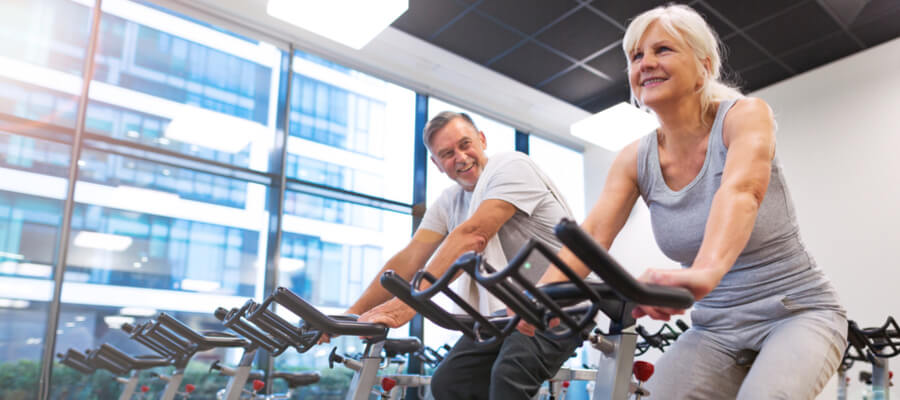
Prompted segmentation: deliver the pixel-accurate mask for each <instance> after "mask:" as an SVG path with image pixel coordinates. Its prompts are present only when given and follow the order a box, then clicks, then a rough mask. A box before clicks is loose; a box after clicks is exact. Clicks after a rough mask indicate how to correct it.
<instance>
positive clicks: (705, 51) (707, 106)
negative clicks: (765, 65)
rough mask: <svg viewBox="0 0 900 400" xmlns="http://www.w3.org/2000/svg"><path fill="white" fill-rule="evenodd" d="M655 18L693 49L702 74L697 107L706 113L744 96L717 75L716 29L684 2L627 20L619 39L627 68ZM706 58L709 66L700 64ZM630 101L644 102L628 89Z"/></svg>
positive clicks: (718, 63) (717, 41)
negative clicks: (715, 105) (632, 54)
mask: <svg viewBox="0 0 900 400" xmlns="http://www.w3.org/2000/svg"><path fill="white" fill-rule="evenodd" d="M654 22H658V23H659V26H660V27H661V28H663V29H665V30H666V32H668V33H669V34H670V35H672V36H675V37H676V38H681V40H683V41H684V42H685V43H687V45H688V47H690V48H691V50H693V51H694V56H695V58H696V61H697V65H698V68H699V69H700V73H701V74H702V75H703V77H704V82H703V86H702V87H701V88H700V90H699V92H700V110H701V113H702V114H703V115H706V114H707V113H708V112H709V111H710V110H711V108H712V105H713V104H715V103H718V102H720V101H723V100H730V99H737V98H741V97H744V95H743V94H741V92H740V91H739V90H738V89H737V88H735V87H733V86H731V85H729V84H727V83H725V82H723V81H722V79H721V77H720V74H721V70H722V57H721V52H720V47H721V45H720V42H719V38H718V37H717V36H716V33H715V32H713V30H712V28H710V27H709V25H707V23H706V20H704V19H703V17H702V16H700V14H698V13H697V12H696V11H694V9H693V8H690V7H688V6H686V5H681V4H670V5H666V6H659V7H656V8H654V9H652V10H649V11H646V12H644V13H643V14H641V15H638V16H637V17H635V18H634V20H632V21H631V23H630V24H628V29H627V30H625V37H624V38H623V39H622V49H623V50H624V51H625V58H626V60H627V62H628V66H629V68H630V67H631V53H632V52H633V51H634V50H635V49H636V48H637V46H638V42H639V41H640V40H641V37H643V36H644V32H645V31H646V30H647V28H649V27H650V25H651V24H652V23H654ZM723 50H724V49H723ZM706 59H709V64H710V65H709V70H707V69H706V68H705V67H704V66H703V63H704V60H706ZM629 86H630V85H629ZM631 102H632V103H633V104H635V105H637V106H639V107H643V106H644V105H643V104H641V103H640V100H638V99H637V98H635V97H634V91H632V92H631Z"/></svg>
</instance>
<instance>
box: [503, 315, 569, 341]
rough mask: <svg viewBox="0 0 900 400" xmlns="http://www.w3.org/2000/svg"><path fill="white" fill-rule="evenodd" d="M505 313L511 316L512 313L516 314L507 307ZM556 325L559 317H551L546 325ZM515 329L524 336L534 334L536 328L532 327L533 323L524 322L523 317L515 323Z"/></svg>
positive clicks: (550, 326) (551, 326)
mask: <svg viewBox="0 0 900 400" xmlns="http://www.w3.org/2000/svg"><path fill="white" fill-rule="evenodd" d="M506 315H509V316H513V315H516V313H514V312H513V311H512V310H510V309H508V308H507V309H506ZM557 325H559V318H551V319H550V324H549V325H548V326H547V327H548V328H553V327H556V326H557ZM516 330H518V331H519V333H521V334H523V335H525V336H534V334H535V332H536V328H535V327H534V325H532V324H529V323H527V322H525V320H523V319H520V320H519V323H518V324H517V325H516Z"/></svg>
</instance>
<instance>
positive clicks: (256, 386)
mask: <svg viewBox="0 0 900 400" xmlns="http://www.w3.org/2000/svg"><path fill="white" fill-rule="evenodd" d="M265 386H266V383H265V382H263V381H261V380H259V379H254V380H253V390H255V391H257V392H258V391H259V390H260V389H262V388H263V387H265Z"/></svg>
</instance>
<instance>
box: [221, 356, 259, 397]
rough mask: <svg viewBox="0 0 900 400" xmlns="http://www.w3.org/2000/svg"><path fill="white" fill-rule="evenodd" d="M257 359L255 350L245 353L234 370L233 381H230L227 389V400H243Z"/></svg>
mask: <svg viewBox="0 0 900 400" xmlns="http://www.w3.org/2000/svg"><path fill="white" fill-rule="evenodd" d="M255 357H256V350H255V349H254V350H249V351H245V352H244V355H243V356H242V357H241V362H240V364H238V366H237V368H235V369H234V375H232V376H231V379H228V386H226V387H225V400H238V399H240V398H241V394H242V393H243V392H244V385H246V384H247V378H248V377H249V376H250V370H251V367H252V366H253V359H254V358H255Z"/></svg>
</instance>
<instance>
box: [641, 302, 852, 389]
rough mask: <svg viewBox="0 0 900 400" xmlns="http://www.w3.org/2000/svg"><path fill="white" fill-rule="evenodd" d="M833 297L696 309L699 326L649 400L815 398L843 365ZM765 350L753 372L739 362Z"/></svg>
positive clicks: (843, 339) (653, 383)
mask: <svg viewBox="0 0 900 400" xmlns="http://www.w3.org/2000/svg"><path fill="white" fill-rule="evenodd" d="M835 304H836V301H835V299H834V296H832V295H831V294H830V293H825V294H822V295H812V296H806V297H805V298H803V299H800V300H797V299H793V298H790V297H786V296H783V295H779V296H773V297H768V298H765V299H762V300H759V301H756V302H752V303H749V304H744V305H741V306H737V307H728V308H721V309H717V308H703V307H697V308H695V310H694V311H693V313H692V314H691V319H692V321H693V324H694V326H693V327H692V328H691V329H690V330H688V331H687V332H686V333H684V334H683V335H682V336H681V337H679V338H678V340H677V341H676V342H675V344H674V345H673V346H672V347H671V349H670V350H668V351H666V352H665V353H664V354H663V356H662V357H661V358H660V360H659V361H658V362H657V364H656V373H655V374H654V375H653V377H652V378H650V380H649V382H647V385H648V389H649V390H650V393H651V399H734V398H737V399H741V400H746V399H814V398H815V397H816V395H817V394H818V393H819V392H820V391H822V388H823V387H824V386H825V384H826V383H827V382H828V380H829V379H830V378H831V376H832V375H833V374H834V373H835V371H836V370H837V368H838V366H839V365H840V362H841V358H842V356H843V353H844V349H845V348H846V346H847V319H846V317H845V315H844V312H843V311H842V310H841V309H840V307H839V306H836V305H835ZM742 349H752V350H756V351H759V355H758V356H757V357H756V361H755V362H754V363H753V365H752V367H750V368H747V367H741V366H738V365H737V364H736V363H735V355H736V354H737V352H738V351H740V350H742Z"/></svg>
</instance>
